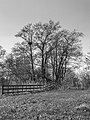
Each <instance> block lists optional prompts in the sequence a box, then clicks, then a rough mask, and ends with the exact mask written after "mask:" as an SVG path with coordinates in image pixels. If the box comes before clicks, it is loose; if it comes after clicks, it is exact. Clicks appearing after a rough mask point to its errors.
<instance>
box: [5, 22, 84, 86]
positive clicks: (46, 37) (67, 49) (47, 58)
mask: <svg viewBox="0 0 90 120" xmlns="http://www.w3.org/2000/svg"><path fill="white" fill-rule="evenodd" d="M82 36H83V33H81V32H78V31H76V30H73V31H69V30H66V29H62V27H61V26H60V23H59V22H54V21H52V20H50V21H49V22H48V23H44V24H42V23H41V22H39V23H36V24H28V25H26V26H24V27H23V28H22V29H21V31H20V32H18V33H17V34H16V35H15V37H20V38H22V39H23V42H21V43H16V44H15V46H14V47H13V48H12V53H11V54H9V55H8V56H6V58H5V60H4V63H3V69H4V71H5V72H4V76H5V77H6V79H8V80H9V83H10V81H13V80H15V81H16V82H17V83H21V82H30V81H35V82H43V83H45V82H51V81H54V82H55V83H56V84H57V85H60V86H61V85H63V84H64V83H65V81H68V83H69V81H70V80H71V79H72V78H74V80H71V84H73V85H76V83H75V80H76V81H77V79H76V78H77V77H76V75H75V73H74V72H73V70H72V68H74V67H77V65H75V66H74V67H73V65H74V63H75V62H76V61H77V60H78V59H79V58H81V57H82V55H83V54H82V47H81V40H80V37H82ZM72 63H73V64H72ZM71 76H72V78H71Z"/></svg>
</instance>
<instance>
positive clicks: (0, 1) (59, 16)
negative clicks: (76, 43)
mask: <svg viewBox="0 0 90 120" xmlns="http://www.w3.org/2000/svg"><path fill="white" fill-rule="evenodd" d="M50 19H52V20H54V21H55V22H56V21H60V24H61V26H62V28H65V29H68V30H73V29H77V30H78V31H80V32H83V33H84V34H85V36H84V38H83V39H82V43H83V47H84V49H83V50H84V53H86V52H87V51H88V50H89V46H90V0H0V45H2V46H3V48H5V49H6V50H7V52H10V51H11V47H13V46H14V44H15V43H16V42H18V41H21V39H20V38H15V37H14V35H15V34H16V33H17V32H18V31H20V29H22V27H23V26H25V25H27V24H28V23H36V22H39V21H41V22H43V23H44V22H48V21H49V20H50ZM89 51H90V50H89Z"/></svg>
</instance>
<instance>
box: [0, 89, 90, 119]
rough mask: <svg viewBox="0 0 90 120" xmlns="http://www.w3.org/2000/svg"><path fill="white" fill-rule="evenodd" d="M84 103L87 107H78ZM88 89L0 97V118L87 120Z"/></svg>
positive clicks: (89, 110)
mask: <svg viewBox="0 0 90 120" xmlns="http://www.w3.org/2000/svg"><path fill="white" fill-rule="evenodd" d="M82 104H86V105H87V106H88V107H87V109H86V108H84V107H83V109H78V106H80V105H82ZM89 105H90V90H88V91H82V90H80V91H78V90H77V91H75V90H72V91H70V90H67V91H60V90H58V91H51V92H41V93H35V94H24V95H14V96H13V95H12V96H5V95H3V96H1V97H0V120H89V119H90V109H89Z"/></svg>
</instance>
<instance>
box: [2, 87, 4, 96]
mask: <svg viewBox="0 0 90 120" xmlns="http://www.w3.org/2000/svg"><path fill="white" fill-rule="evenodd" d="M3 88H4V86H3V85H2V95H3V94H4V92H3Z"/></svg>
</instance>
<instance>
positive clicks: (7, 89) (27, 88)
mask: <svg viewBox="0 0 90 120" xmlns="http://www.w3.org/2000/svg"><path fill="white" fill-rule="evenodd" d="M53 87H54V83H50V84H48V85H3V86H2V95H3V94H9V93H13V94H16V93H21V92H23V93H27V92H31V93H34V92H41V91H45V90H50V89H52V88H53Z"/></svg>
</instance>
